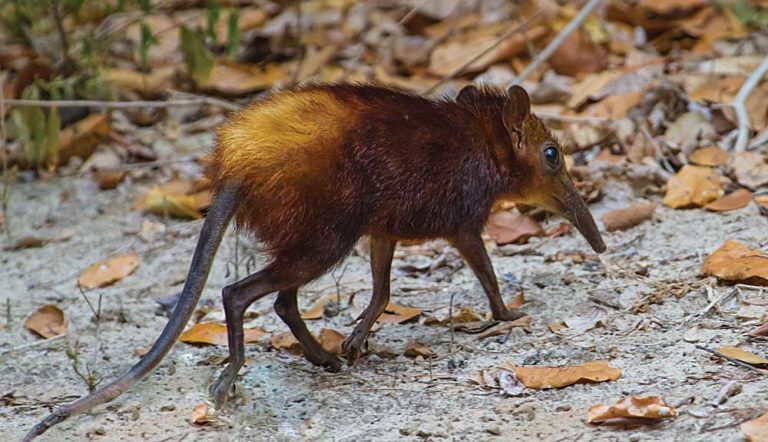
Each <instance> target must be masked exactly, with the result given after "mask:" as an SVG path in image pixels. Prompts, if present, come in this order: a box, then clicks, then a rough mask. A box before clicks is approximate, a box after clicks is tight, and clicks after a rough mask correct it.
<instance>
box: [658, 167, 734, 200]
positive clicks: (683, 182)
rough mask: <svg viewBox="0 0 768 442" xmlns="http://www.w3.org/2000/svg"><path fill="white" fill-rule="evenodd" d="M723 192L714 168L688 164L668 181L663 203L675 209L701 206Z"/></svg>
mask: <svg viewBox="0 0 768 442" xmlns="http://www.w3.org/2000/svg"><path fill="white" fill-rule="evenodd" d="M722 194H723V188H722V186H721V185H720V180H719V179H718V177H717V174H716V173H715V172H714V170H712V169H710V168H709V167H701V166H690V165H686V166H683V168H682V169H680V171H679V172H677V174H676V175H674V176H673V177H672V178H670V179H669V181H668V182H667V193H666V194H665V195H664V200H663V203H664V205H665V206H667V207H671V208H673V209H685V208H690V207H701V206H703V205H705V204H707V203H709V202H711V201H714V200H716V199H717V198H719V197H720V196H721V195H722Z"/></svg>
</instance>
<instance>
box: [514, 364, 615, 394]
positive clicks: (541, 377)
mask: <svg viewBox="0 0 768 442" xmlns="http://www.w3.org/2000/svg"><path fill="white" fill-rule="evenodd" d="M514 370H515V375H516V376H517V378H518V379H520V382H522V383H523V384H525V386H526V387H528V388H535V389H541V388H562V387H567V386H569V385H573V384H579V383H589V382H605V381H615V380H616V379H618V378H619V377H620V376H621V369H618V368H613V367H610V366H609V365H608V362H606V361H592V362H587V363H586V364H581V365H573V366H567V367H533V366H530V367H524V366H521V367H515V369H514Z"/></svg>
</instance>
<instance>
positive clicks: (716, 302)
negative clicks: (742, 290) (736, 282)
mask: <svg viewBox="0 0 768 442" xmlns="http://www.w3.org/2000/svg"><path fill="white" fill-rule="evenodd" d="M704 287H706V290H707V293H709V292H711V291H712V288H711V287H710V286H707V285H705V286H704ZM736 293H737V291H736V290H730V291H728V292H727V293H724V294H722V295H720V296H718V297H713V299H712V301H711V302H710V303H709V304H707V306H706V307H704V309H703V310H702V311H700V312H696V313H692V314H690V315H689V316H688V317H687V318H685V319H683V324H685V323H687V322H688V321H690V320H691V319H694V318H697V319H698V318H701V317H703V316H704V315H706V314H707V313H708V312H709V311H710V310H712V308H713V307H714V306H716V305H719V304H720V303H721V302H723V301H725V300H727V299H728V298H730V297H731V296H733V295H735V294H736Z"/></svg>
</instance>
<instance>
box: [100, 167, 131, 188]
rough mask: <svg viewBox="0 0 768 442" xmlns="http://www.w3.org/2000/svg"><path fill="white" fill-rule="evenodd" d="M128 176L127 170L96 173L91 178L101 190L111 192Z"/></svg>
mask: <svg viewBox="0 0 768 442" xmlns="http://www.w3.org/2000/svg"><path fill="white" fill-rule="evenodd" d="M127 174H128V172H126V171H125V170H105V171H97V172H94V173H93V175H91V178H93V181H95V182H96V184H97V185H98V186H99V189H101V190H110V189H114V188H115V187H117V185H118V184H120V182H121V181H123V178H125V175H127Z"/></svg>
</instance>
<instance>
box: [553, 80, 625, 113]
mask: <svg viewBox="0 0 768 442" xmlns="http://www.w3.org/2000/svg"><path fill="white" fill-rule="evenodd" d="M621 75H622V73H621V71H617V70H614V71H603V72H600V73H597V74H589V75H587V76H586V77H584V79H583V80H581V81H580V82H579V83H577V84H575V85H574V86H573V89H572V90H573V95H571V98H569V99H568V102H567V103H566V105H567V106H568V107H569V108H571V109H577V108H579V107H581V105H582V104H584V103H585V102H586V101H587V100H590V99H592V100H599V99H601V98H603V97H604V96H605V95H603V94H599V95H598V92H600V90H602V89H603V88H604V87H605V86H606V85H608V83H610V82H612V81H613V80H615V79H617V78H619V77H621Z"/></svg>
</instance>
